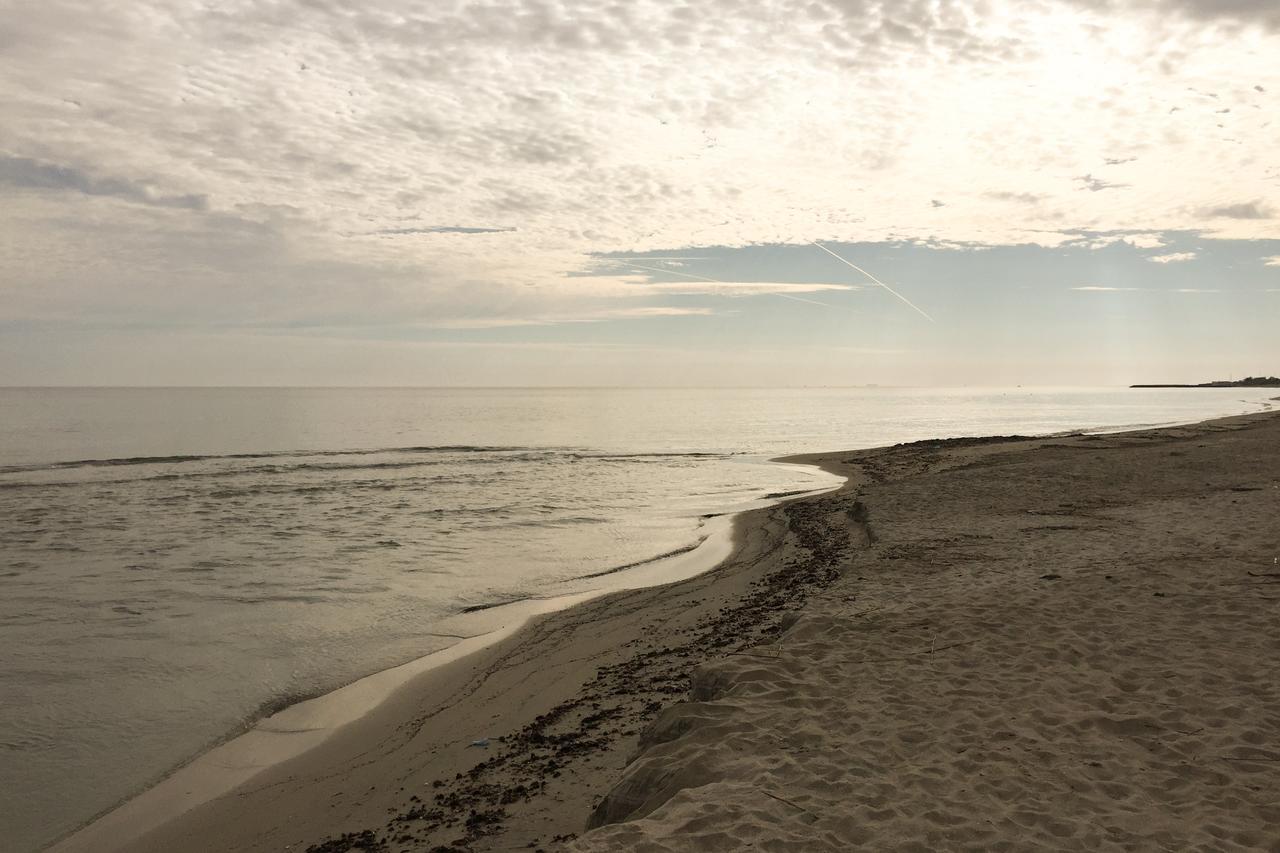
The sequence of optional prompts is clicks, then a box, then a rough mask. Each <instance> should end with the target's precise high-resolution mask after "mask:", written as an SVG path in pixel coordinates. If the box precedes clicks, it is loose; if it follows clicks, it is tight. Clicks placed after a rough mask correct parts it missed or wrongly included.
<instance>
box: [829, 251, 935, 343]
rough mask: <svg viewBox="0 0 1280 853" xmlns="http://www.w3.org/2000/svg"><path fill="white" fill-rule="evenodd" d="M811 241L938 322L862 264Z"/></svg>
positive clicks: (932, 320)
mask: <svg viewBox="0 0 1280 853" xmlns="http://www.w3.org/2000/svg"><path fill="white" fill-rule="evenodd" d="M809 242H810V243H812V244H813V245H815V246H817V247H818V248H819V249H821V250H822V251H824V252H826V253H827V254H828V255H830V256H831V257H833V258H835V259H836V260H837V261H840V262H841V263H845V264H848V265H849V266H851V267H853V268H854V269H855V270H857V271H858V272H860V273H862V274H863V275H865V276H866V277H867V278H869V279H871V280H872V281H874V282H875V283H876V284H878V285H880V286H881V287H883V288H884V289H885V290H887V291H889V292H890V293H892V294H893V295H894V296H896V297H898V298H899V299H901V300H902V301H903V302H905V303H907V305H909V306H910V307H911V310H913V311H915V312H916V313H917V314H919V315H920V316H921V317H923V318H925V319H926V320H928V321H929V322H930V323H935V322H937V321H936V320H934V319H933V318H932V317H930V316H929V315H928V314H926V313H924V311H922V310H920V308H918V307H917V306H916V304H915V303H914V302H912V301H911V300H910V299H908V298H907V297H905V296H903V295H902V294H901V293H899V292H898V291H896V290H894V289H893V288H892V287H890V286H889V285H887V284H885V283H884V282H883V281H881V280H880V279H878V278H876V277H875V276H873V275H872V274H871V273H869V272H867V271H866V270H864V269H863V268H862V267H860V266H858V265H857V264H855V263H854V262H853V261H848V260H845V259H844V258H842V257H840V256H839V255H837V254H836V253H835V252H833V251H831V250H830V249H828V248H827V247H826V246H824V245H822V244H821V243H819V242H818V241H817V240H810V241H809Z"/></svg>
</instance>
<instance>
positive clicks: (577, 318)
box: [423, 305, 715, 329]
mask: <svg viewBox="0 0 1280 853" xmlns="http://www.w3.org/2000/svg"><path fill="white" fill-rule="evenodd" d="M714 313H715V312H714V311H712V310H711V309H710V308H677V307H672V306H665V305H661V306H650V307H644V308H605V309H599V310H595V311H581V312H564V313H553V314H540V315H532V316H527V317H475V318H457V319H452V320H442V321H439V322H428V323H424V324H423V325H425V326H431V327H434V328H439V329H497V328H509V327H512V326H553V325H560V324H562V323H605V322H610V321H616V320H649V319H654V318H656V317H706V316H710V315H711V314H714Z"/></svg>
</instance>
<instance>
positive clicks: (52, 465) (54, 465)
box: [0, 444, 567, 474]
mask: <svg viewBox="0 0 1280 853" xmlns="http://www.w3.org/2000/svg"><path fill="white" fill-rule="evenodd" d="M564 449H567V448H548V447H506V446H500V445H493V446H486V445H469V444H442V445H413V446H410V447H383V448H374V449H359V450H275V451H269V452H262V453H194V454H179V455H170V456H121V457H115V458H109V459H74V460H71V461H67V462H42V463H29V464H24V465H3V466H0V474H16V473H21V472H25V471H61V470H66V469H69V468H112V467H119V466H127V465H182V464H186V463H191V462H216V461H220V460H225V459H237V460H240V459H281V458H288V457H306V456H372V455H374V454H378V453H518V452H527V451H540V450H541V451H555V450H564Z"/></svg>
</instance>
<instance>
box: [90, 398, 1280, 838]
mask: <svg viewBox="0 0 1280 853" xmlns="http://www.w3.org/2000/svg"><path fill="white" fill-rule="evenodd" d="M791 461H805V462H809V463H811V464H820V465H822V466H823V467H825V468H827V469H828V470H832V471H834V472H836V473H840V474H842V475H845V476H847V477H848V478H849V481H848V483H847V484H846V486H845V487H844V488H842V489H841V490H839V491H838V492H834V493H830V494H826V495H820V496H816V497H807V498H801V499H798V500H793V501H790V502H787V503H783V504H780V505H778V506H774V507H769V508H766V509H761V510H753V511H751V512H748V513H746V514H744V515H742V516H739V517H738V519H737V520H736V525H737V541H736V544H735V546H734V550H733V553H732V555H731V556H730V557H729V559H728V560H726V561H725V562H724V563H723V564H721V565H720V566H719V567H717V568H716V569H714V570H712V571H710V572H708V573H706V574H703V575H700V576H698V577H695V578H692V579H689V580H685V581H681V582H679V583H675V584H671V585H668V586H663V587H656V588H649V589H642V590H634V591H627V592H621V593H615V594H612V595H610V596H607V597H605V598H601V599H597V600H594V601H591V602H588V603H585V604H581V605H578V606H576V607H573V608H571V609H569V610H565V611H561V612H558V613H553V614H549V615H546V616H541V617H538V618H536V619H535V620H534V621H533V622H531V623H530V624H529V625H528V626H526V627H525V628H524V629H522V630H521V631H519V632H517V633H516V634H515V635H513V636H511V637H509V638H506V639H504V640H503V641H501V642H500V643H498V644H497V645H494V646H492V647H490V648H487V649H484V650H481V651H479V652H476V653H474V654H472V655H470V656H468V657H465V658H462V659H460V660H457V661H454V662H452V663H449V664H447V665H446V666H444V667H441V668H438V669H435V670H433V671H431V672H427V673H424V674H422V675H421V676H419V677H416V678H414V679H413V680H411V681H410V682H408V683H406V684H405V685H404V686H402V687H401V688H400V689H399V690H397V691H396V692H395V693H394V694H392V696H391V697H390V698H389V699H388V700H387V701H386V702H384V703H383V704H381V705H379V706H378V707H376V708H375V709H374V710H373V711H372V712H371V713H370V714H368V715H367V716H365V717H363V718H362V719H360V720H358V721H356V722H355V723H352V724H350V725H347V726H345V727H343V728H342V729H340V730H339V731H338V732H337V733H336V734H335V735H333V736H332V737H330V738H329V739H328V740H326V741H325V742H324V743H322V744H321V745H320V746H318V747H316V748H315V749H313V750H310V751H308V752H306V753H304V754H303V755H300V756H298V757H296V758H293V759H291V760H289V761H286V762H284V763H281V764H278V765H276V766H273V767H271V768H269V769H267V770H265V771H264V772H262V773H260V774H259V775H257V776H255V777H254V778H252V779H251V780H249V781H248V782H246V783H245V784H243V785H241V786H240V787H239V788H237V789H235V790H234V791H232V792H230V793H228V794H226V795H223V796H221V797H219V798H217V799H215V800H213V801H211V802H208V803H205V804H203V805H201V806H199V807H197V808H195V809H193V810H191V811H190V812H188V813H187V814H185V815H184V816H182V817H181V818H179V819H177V820H174V821H172V822H170V823H168V824H165V825H163V826H161V827H159V828H158V829H156V830H155V831H152V832H150V833H148V834H147V835H145V836H144V837H143V838H141V839H139V840H137V841H136V842H134V843H131V844H129V845H127V846H126V847H125V848H123V849H128V850H134V851H170V850H184V851H228V850H246V851H252V850H273V851H280V850H295V851H296V850H315V851H325V853H333V851H345V850H389V851H393V850H430V851H436V853H443V851H446V850H477V851H479V850H514V849H534V850H536V849H539V848H541V849H547V850H551V849H558V848H567V849H571V850H575V851H603V850H611V851H612V850H616V851H622V850H655V851H657V850H708V851H710V850H739V849H754V848H759V849H793V850H847V849H851V848H857V847H866V848H867V849H886V848H892V849H918V850H934V849H958V848H969V849H1027V848H1034V847H1040V848H1054V849H1100V848H1115V849H1120V848H1125V849H1206V850H1208V849H1214V850H1220V849H1280V847H1277V846H1276V845H1277V843H1278V842H1280V805H1278V804H1277V803H1276V802H1275V799H1274V796H1273V792H1274V791H1275V790H1276V789H1277V788H1278V787H1280V778H1277V777H1278V776H1280V714H1278V713H1277V712H1276V710H1275V709H1276V708H1277V707H1280V679H1277V677H1276V676H1277V675H1280V673H1278V672H1277V664H1276V663H1275V662H1276V661H1277V660H1278V659H1280V654H1278V653H1280V621H1278V620H1277V618H1276V617H1277V615H1280V611H1278V610H1277V608H1278V607H1280V566H1278V565H1277V564H1276V562H1275V561H1276V559H1277V557H1278V556H1280V526H1278V525H1277V523H1276V521H1275V519H1277V518H1280V419H1277V418H1276V417H1274V416H1271V415H1257V416H1245V417H1239V418H1230V419H1223V420H1219V421H1211V422H1207V423H1205V424H1201V425H1196V426H1189V427H1176V428H1170V429H1164V430H1149V431H1142V432H1131V433H1123V434H1114V435H1105V436H1073V437H1067V438H1047V439H1035V440H1002V439H976V440H956V441H941V442H920V443H915V444H911V445H902V446H898V447H895V448H888V449H882V450H872V451H859V452H853V453H842V454H839V453H838V454H819V455H815V456H810V457H802V458H796V459H793V460H791ZM104 853H105V851H104Z"/></svg>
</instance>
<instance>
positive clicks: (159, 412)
mask: <svg viewBox="0 0 1280 853" xmlns="http://www.w3.org/2000/svg"><path fill="white" fill-rule="evenodd" d="M1269 396H1274V389H1270V393H1268V389H1257V390H1248V391H1246V390H1243V389H1222V390H1218V389H1213V390H1201V389H1195V390H1159V391H1121V390H1112V391H1100V390H1076V391H1029V390H1022V389H1014V390H1006V391H974V392H971V391H937V390H880V389H875V390H872V389H854V390H850V389H805V390H787V391H779V390H757V389H750V390H688V391H674V390H607V389H592V390H581V389H575V390H561V389H550V390H518V389H500V390H444V389H0V542H3V548H2V550H0V648H3V649H4V652H3V655H2V656H0V696H3V702H0V755H3V756H4V761H3V762H0V837H3V838H5V839H6V844H7V845H10V846H11V847H12V849H15V850H19V851H21V850H27V849H34V848H36V847H38V846H39V845H41V844H43V843H46V842H48V841H50V840H52V839H53V838H54V837H56V836H58V835H60V834H62V833H63V832H65V831H67V830H69V829H71V828H73V827H74V826H75V825H77V824H78V823H80V822H81V821H83V820H84V819H86V818H88V817H89V816H91V815H93V814H94V813H96V812H98V811H100V810H102V809H105V808H108V807H109V806H111V805H112V804H114V803H115V802H117V801H118V800H119V799H120V798H122V797H124V796H126V795H128V794H129V793H131V792H133V791H136V790H137V789H139V788H140V787H142V786H145V785H146V784H147V783H149V782H151V781H153V780H154V779H156V778H157V777H158V776H159V775H160V774H162V773H164V772H165V771H167V770H168V769H170V768H172V767H173V766H174V765H175V764H177V763H179V762H181V761H182V760H184V759H186V758H188V757H190V756H191V755H192V754H193V753H195V752H197V751H199V750H200V749H201V748H202V747H203V746H205V745H207V744H209V743H210V742H212V741H215V740H217V739H219V738H221V737H223V736H225V735H226V734H228V733H229V732H230V731H232V730H234V729H236V728H237V727H238V726H240V725H242V724H243V723H244V722H245V721H246V720H249V719H252V718H254V717H255V716H257V715H259V714H260V713H261V712H262V710H263V709H264V708H266V707H272V706H278V705H280V704H282V703H286V702H288V701H289V700H290V699H291V698H296V697H300V696H308V695H314V694H316V693H318V692H323V691H326V690H330V689H333V688H335V687H337V686H339V685H341V684H344V683H347V682H350V681H351V680H353V679H355V678H358V677H360V676H362V675H365V674H367V673H370V672H373V671H376V670H379V669H382V668H385V667H388V666H391V665H394V664H396V663H399V662H402V661H405V660H408V659H411V658H414V657H417V656H420V655H423V654H426V653H428V652H430V651H433V650H435V649H438V648H441V647H443V646H445V645H447V644H449V643H451V642H453V641H454V640H455V639H456V638H453V637H450V636H444V635H443V634H446V633H447V632H446V631H441V630H440V627H441V625H442V623H443V622H444V620H446V619H448V618H449V617H450V616H451V615H453V614H457V613H459V612H460V611H463V610H465V609H467V608H470V607H477V606H483V605H487V604H491V603H494V602H500V601H505V600H510V599H515V598H521V597H528V596H549V595H557V594H564V593H571V592H578V591H583V590H587V589H592V588H597V587H599V586H601V585H603V584H606V583H609V584H614V583H619V582H625V575H626V572H625V571H623V572H619V573H615V574H602V573H606V572H608V571H609V570H610V569H614V568H617V567H619V566H625V565H629V564H632V563H637V562H642V561H645V560H648V559H650V558H653V557H654V556H656V555H659V554H662V553H666V552H669V551H673V550H678V549H681V548H686V547H688V546H690V545H691V544H694V543H696V542H697V541H698V539H699V536H700V535H701V534H700V528H701V519H700V516H702V515H705V514H708V513H714V512H720V511H723V510H726V509H731V508H733V507H735V506H740V505H742V504H744V503H746V502H747V501H750V500H753V499H758V498H760V497H763V496H766V495H770V494H777V493H782V492H790V491H794V490H799V489H811V488H815V487H819V486H822V485H824V484H826V483H828V482H830V480H829V478H827V477H826V476H825V475H822V474H820V473H818V472H815V471H812V470H809V469H803V468H797V467H790V466H780V465H774V464H769V463H767V461H766V460H767V459H768V458H769V457H772V456H776V455H781V454H785V453H796V452H804V451H815V450H824V449H833V448H842V447H870V446H876V445H880V444H886V443H893V442H896V441H905V440H912V439H918V438H926V437H936V436H937V437H940V436H955V435H982V434H991V433H1006V434H1007V433H1014V432H1019V433H1045V432H1053V431H1059V430H1067V429H1076V428H1089V427H1106V426H1126V425H1147V424H1159V423H1169V422H1178V421H1190V420H1198V419H1202V418H1204V417H1210V416H1215V415H1222V414H1231V413H1236V412H1241V411H1253V410H1257V409H1258V408H1261V407H1262V406H1263V405H1265V402H1264V401H1266V400H1267V398H1268V397H1269Z"/></svg>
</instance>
